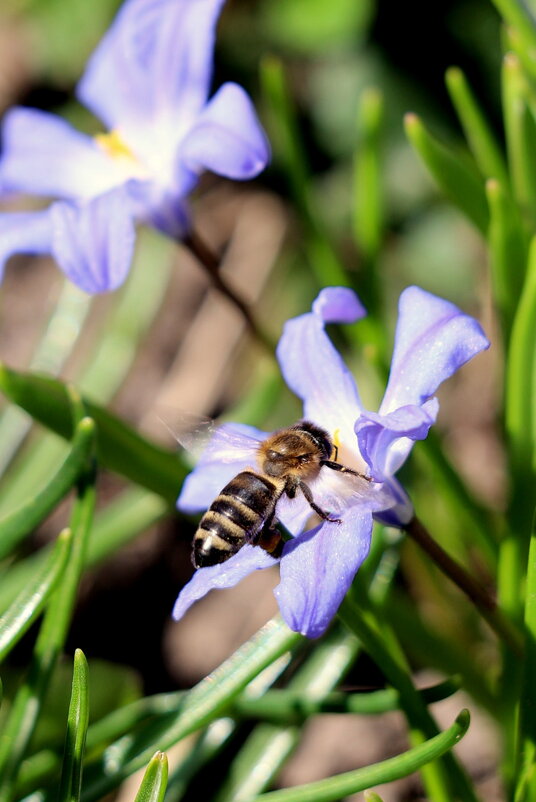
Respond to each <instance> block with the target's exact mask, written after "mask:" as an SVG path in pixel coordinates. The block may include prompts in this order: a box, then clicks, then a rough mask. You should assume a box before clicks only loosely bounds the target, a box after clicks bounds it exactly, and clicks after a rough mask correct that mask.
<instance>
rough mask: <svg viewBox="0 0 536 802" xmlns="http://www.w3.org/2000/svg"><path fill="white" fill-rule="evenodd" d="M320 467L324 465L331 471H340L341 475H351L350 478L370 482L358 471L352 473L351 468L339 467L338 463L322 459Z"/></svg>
mask: <svg viewBox="0 0 536 802" xmlns="http://www.w3.org/2000/svg"><path fill="white" fill-rule="evenodd" d="M320 464H321V465H325V466H326V468H331V470H332V471H340V472H341V473H351V474H352V476H359V477H360V478H361V479H366V480H367V482H372V479H371V478H370V476H365V474H364V473H359V471H354V470H352V468H347V467H346V466H345V465H341V464H340V463H339V462H333V461H332V460H330V459H323V460H322V461H321V462H320Z"/></svg>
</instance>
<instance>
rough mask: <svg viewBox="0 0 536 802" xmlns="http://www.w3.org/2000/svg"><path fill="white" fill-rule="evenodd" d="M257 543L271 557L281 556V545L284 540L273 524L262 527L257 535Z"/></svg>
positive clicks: (283, 543)
mask: <svg viewBox="0 0 536 802" xmlns="http://www.w3.org/2000/svg"><path fill="white" fill-rule="evenodd" d="M257 545H258V546H260V547H261V549H264V551H267V552H268V554H271V555H272V557H274V558H275V559H278V558H279V557H281V553H282V551H283V546H284V545H285V542H284V540H283V538H282V537H281V532H280V531H279V529H276V527H275V526H270V527H266V526H265V527H264V529H263V530H262V532H261V533H260V535H259V538H258V541H257Z"/></svg>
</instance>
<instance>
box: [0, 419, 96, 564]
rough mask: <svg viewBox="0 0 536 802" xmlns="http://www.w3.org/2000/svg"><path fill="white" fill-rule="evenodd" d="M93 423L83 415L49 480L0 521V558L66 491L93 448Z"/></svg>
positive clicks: (47, 512) (45, 514) (44, 515)
mask: <svg viewBox="0 0 536 802" xmlns="http://www.w3.org/2000/svg"><path fill="white" fill-rule="evenodd" d="M94 439H95V423H94V421H93V420H91V418H84V419H83V420H81V421H80V423H78V425H77V426H76V428H75V430H74V435H73V441H72V447H71V450H70V452H69V454H68V456H67V458H66V459H65V461H64V462H63V465H62V466H61V467H60V468H59V469H58V471H57V473H56V474H55V475H54V476H53V478H52V479H51V480H50V482H49V483H48V484H47V486H46V487H44V488H43V489H42V490H41V491H40V492H39V493H37V495H36V496H34V497H32V498H30V499H29V500H28V501H27V502H26V504H23V505H22V506H21V507H19V509H17V510H14V511H13V512H12V513H10V514H9V515H6V516H5V517H4V518H2V519H1V520H0V559H2V558H4V557H6V556H7V555H8V554H9V553H10V552H11V551H12V549H13V548H14V547H15V546H17V545H18V543H19V542H20V541H21V540H22V539H23V538H24V537H25V536H26V535H27V534H28V533H29V532H31V531H32V530H33V529H34V528H35V527H36V526H37V525H38V524H39V523H40V522H41V521H42V520H43V519H44V518H45V517H46V516H47V515H48V514H49V513H50V512H52V510H53V509H54V508H55V507H56V505H57V504H58V502H59V501H60V500H61V499H62V498H63V497H64V496H65V495H66V494H67V493H68V491H69V490H70V489H71V487H72V486H73V485H74V483H75V482H76V480H77V479H78V477H79V476H80V474H81V472H82V470H83V469H84V466H85V465H86V463H87V459H88V457H89V454H90V452H91V449H92V448H93V443H94Z"/></svg>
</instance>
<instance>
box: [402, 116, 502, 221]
mask: <svg viewBox="0 0 536 802" xmlns="http://www.w3.org/2000/svg"><path fill="white" fill-rule="evenodd" d="M405 128H406V134H407V136H408V139H409V140H410V142H411V144H412V145H413V147H414V149H415V150H416V152H417V153H418V155H419V156H420V157H421V159H422V161H423V162H424V164H425V165H426V167H427V168H428V170H429V172H430V173H431V174H432V176H433V177H434V179H435V181H436V183H437V184H438V186H439V188H440V189H441V190H442V192H443V193H444V194H445V195H446V196H447V198H449V199H450V200H451V201H452V203H454V204H455V206H457V207H458V208H459V209H460V211H462V212H463V213H464V214H465V215H466V217H468V218H469V220H471V222H472V223H474V225H475V226H476V228H477V229H478V230H479V231H481V232H482V234H485V233H486V232H487V229H488V223H489V213H488V208H487V202H486V196H485V193H484V184H483V181H482V180H481V179H480V178H479V176H478V174H477V172H476V170H472V169H471V168H470V167H469V166H468V165H467V164H466V163H465V161H464V160H462V159H461V158H460V156H458V155H457V154H455V153H454V151H453V150H452V149H450V148H448V147H447V146H446V145H444V144H443V143H441V142H439V141H438V140H437V139H436V138H435V137H433V136H432V135H431V134H430V133H429V131H427V129H426V128H425V126H424V125H423V124H422V122H421V120H420V119H419V117H418V116H417V115H416V114H412V113H410V114H406V117H405Z"/></svg>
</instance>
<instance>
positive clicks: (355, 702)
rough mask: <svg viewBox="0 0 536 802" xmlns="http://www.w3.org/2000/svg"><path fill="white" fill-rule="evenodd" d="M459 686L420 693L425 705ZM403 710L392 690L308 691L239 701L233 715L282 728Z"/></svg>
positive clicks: (447, 682)
mask: <svg viewBox="0 0 536 802" xmlns="http://www.w3.org/2000/svg"><path fill="white" fill-rule="evenodd" d="M459 688H460V683H459V682H455V681H453V680H445V681H443V682H440V683H438V684H437V685H434V686H431V687H430V688H425V689H423V690H419V691H417V693H418V694H419V696H421V697H422V701H423V704H425V705H428V704H432V703H433V702H437V701H440V700H441V699H446V698H448V697H449V696H452V694H453V693H456V691H457V690H459ZM399 706H400V702H399V698H398V693H397V692H396V691H395V690H394V689H393V688H386V689H385V690H381V691H372V692H370V693H343V692H342V691H333V692H332V693H328V694H327V695H326V696H323V697H319V698H315V697H314V696H310V695H308V694H307V689H306V688H303V687H296V689H287V690H271V691H266V693H265V694H263V696H261V697H260V698H259V699H250V698H248V697H246V696H241V697H239V698H238V699H237V700H236V702H235V703H234V705H233V713H234V714H235V715H239V716H245V717H247V718H261V719H264V720H265V721H271V722H273V723H283V724H299V723H301V722H302V721H304V720H305V719H306V718H308V717H310V716H316V715H319V714H320V713H355V714H360V715H367V716H370V715H381V714H382V713H387V712H388V711H390V710H398V709H399Z"/></svg>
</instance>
